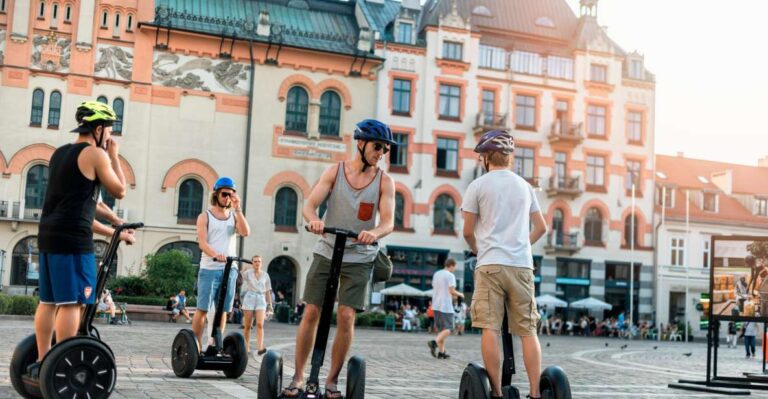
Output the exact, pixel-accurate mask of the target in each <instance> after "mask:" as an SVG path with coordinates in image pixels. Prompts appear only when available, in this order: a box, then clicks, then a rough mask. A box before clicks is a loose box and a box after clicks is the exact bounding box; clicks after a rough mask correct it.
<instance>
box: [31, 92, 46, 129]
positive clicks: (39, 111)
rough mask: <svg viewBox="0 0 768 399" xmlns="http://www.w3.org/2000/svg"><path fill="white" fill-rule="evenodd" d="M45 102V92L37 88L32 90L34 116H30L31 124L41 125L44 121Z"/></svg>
mask: <svg viewBox="0 0 768 399" xmlns="http://www.w3.org/2000/svg"><path fill="white" fill-rule="evenodd" d="M44 103H45V92H44V91H42V90H41V89H35V91H33V92H32V116H31V117H30V118H29V124H30V125H31V126H40V125H41V124H42V123H43V104H44Z"/></svg>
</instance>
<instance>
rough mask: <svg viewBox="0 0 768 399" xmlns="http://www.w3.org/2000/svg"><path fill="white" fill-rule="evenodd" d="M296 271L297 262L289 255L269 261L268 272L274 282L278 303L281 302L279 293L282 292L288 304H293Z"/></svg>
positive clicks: (273, 286)
mask: <svg viewBox="0 0 768 399" xmlns="http://www.w3.org/2000/svg"><path fill="white" fill-rule="evenodd" d="M296 271H297V267H296V264H295V263H294V262H293V260H291V259H290V258H289V257H287V256H278V257H277V258H275V259H272V260H271V261H270V262H269V267H267V274H269V279H270V281H271V282H272V292H274V294H275V298H276V299H277V301H278V303H279V302H280V296H279V295H278V293H280V292H282V293H283V295H284V296H285V301H286V302H287V303H288V305H291V306H293V304H294V297H293V292H294V291H295V290H296V274H297V273H296Z"/></svg>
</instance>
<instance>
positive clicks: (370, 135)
mask: <svg viewBox="0 0 768 399" xmlns="http://www.w3.org/2000/svg"><path fill="white" fill-rule="evenodd" d="M354 137H355V140H365V141H383V142H385V143H389V144H397V143H396V142H395V140H394V139H393V138H392V130H390V129H389V126H387V124H386V123H382V122H379V121H377V120H376V119H366V120H363V121H362V122H360V123H358V124H357V128H356V129H355V136H354Z"/></svg>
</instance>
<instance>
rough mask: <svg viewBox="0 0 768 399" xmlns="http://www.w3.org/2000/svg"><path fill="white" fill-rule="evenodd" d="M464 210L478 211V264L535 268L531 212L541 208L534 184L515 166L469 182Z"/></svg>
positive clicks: (478, 265)
mask: <svg viewBox="0 0 768 399" xmlns="http://www.w3.org/2000/svg"><path fill="white" fill-rule="evenodd" d="M461 210H462V211H466V212H470V213H474V214H476V215H477V223H476V224H475V237H476V239H477V250H478V252H479V253H478V254H477V266H476V267H480V266H483V265H504V266H515V267H526V268H530V269H533V256H532V255H531V243H530V238H529V235H530V227H529V225H530V220H531V213H533V212H539V211H540V210H541V208H539V201H538V200H537V199H536V195H535V194H534V192H533V187H531V185H530V184H528V182H527V181H525V179H523V178H522V177H520V176H518V175H517V174H515V173H514V172H512V171H511V170H494V171H492V172H488V173H486V174H485V175H483V176H481V177H479V178H477V179H476V180H475V181H473V182H472V183H470V184H469V187H467V192H466V194H464V203H463V204H462V206H461Z"/></svg>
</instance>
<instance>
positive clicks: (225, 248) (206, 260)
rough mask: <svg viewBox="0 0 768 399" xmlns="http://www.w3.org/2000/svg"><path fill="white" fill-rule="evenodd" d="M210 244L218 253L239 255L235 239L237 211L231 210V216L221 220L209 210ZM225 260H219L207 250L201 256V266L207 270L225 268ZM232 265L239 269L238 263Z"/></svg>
mask: <svg viewBox="0 0 768 399" xmlns="http://www.w3.org/2000/svg"><path fill="white" fill-rule="evenodd" d="M207 212H208V215H207V216H208V245H209V246H210V247H211V248H213V250H214V251H215V252H216V253H217V254H224V255H226V256H235V255H237V247H236V245H237V243H236V241H235V213H234V212H229V217H228V218H226V219H224V220H221V219H217V218H216V216H213V212H211V210H210V209H209V210H208V211H207ZM224 264H225V263H224V262H217V261H216V260H215V259H213V258H211V257H210V256H208V255H206V254H205V252H203V253H202V254H201V257H200V268H201V269H206V270H224ZM232 267H233V268H235V269H237V264H236V263H233V264H232Z"/></svg>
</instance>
